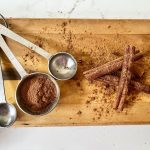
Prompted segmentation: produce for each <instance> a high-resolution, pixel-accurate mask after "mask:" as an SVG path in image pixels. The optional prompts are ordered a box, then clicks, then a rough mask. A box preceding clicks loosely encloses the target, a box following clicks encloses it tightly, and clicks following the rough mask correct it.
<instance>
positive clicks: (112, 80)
mask: <svg viewBox="0 0 150 150" xmlns="http://www.w3.org/2000/svg"><path fill="white" fill-rule="evenodd" d="M99 80H101V81H103V82H105V83H107V84H109V85H113V86H118V84H119V77H117V76H114V75H105V76H103V77H101V78H100V79H99ZM129 86H130V88H131V89H135V90H137V91H139V92H140V91H142V92H144V93H147V94H150V85H145V84H142V83H140V82H137V81H134V80H131V82H130V85H129Z"/></svg>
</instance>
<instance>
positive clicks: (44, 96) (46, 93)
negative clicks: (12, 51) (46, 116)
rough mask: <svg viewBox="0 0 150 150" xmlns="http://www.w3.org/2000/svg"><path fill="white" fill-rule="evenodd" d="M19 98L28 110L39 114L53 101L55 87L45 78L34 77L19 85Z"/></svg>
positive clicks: (40, 76)
mask: <svg viewBox="0 0 150 150" xmlns="http://www.w3.org/2000/svg"><path fill="white" fill-rule="evenodd" d="M20 96H21V99H22V100H23V104H24V105H25V107H26V108H27V109H28V110H30V111H32V112H40V111H42V110H44V109H46V108H47V106H49V105H50V104H53V102H54V101H55V98H56V87H55V85H54V83H53V82H52V81H51V80H50V79H49V78H48V77H47V76H45V75H36V76H33V77H32V78H28V79H26V82H24V83H23V84H22V85H21V90H20Z"/></svg>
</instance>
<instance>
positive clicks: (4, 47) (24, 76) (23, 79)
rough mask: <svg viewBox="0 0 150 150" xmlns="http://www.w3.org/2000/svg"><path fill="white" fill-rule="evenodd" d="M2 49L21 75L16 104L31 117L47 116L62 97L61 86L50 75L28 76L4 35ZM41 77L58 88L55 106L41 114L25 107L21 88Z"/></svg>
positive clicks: (1, 40)
mask: <svg viewBox="0 0 150 150" xmlns="http://www.w3.org/2000/svg"><path fill="white" fill-rule="evenodd" d="M0 47H1V48H2V50H3V51H4V53H5V54H6V56H7V57H8V59H9V60H10V62H11V63H12V64H13V66H14V67H15V68H16V70H17V71H18V73H19V75H20V76H21V81H20V82H19V84H18V86H17V89H16V94H15V97H16V102H17V105H18V107H19V108H20V109H21V110H22V111H23V112H24V113H26V114H30V115H44V114H47V113H48V112H50V111H52V110H53V109H54V108H55V107H56V105H57V103H58V101H59V97H60V89H59V86H58V84H57V82H56V81H55V79H54V78H52V77H51V76H50V75H49V74H46V73H41V72H36V73H31V74H28V73H27V72H26V71H25V70H24V68H23V67H22V66H21V64H20V63H19V61H18V60H17V59H16V58H15V56H14V54H13V53H12V52H11V50H10V49H9V47H8V45H7V44H6V42H5V40H4V39H3V37H2V35H0ZM39 75H43V76H46V77H47V78H48V79H50V80H51V81H52V82H53V83H54V85H55V88H56V98H55V100H54V103H53V104H49V106H48V107H47V108H46V109H44V110H42V111H41V112H33V111H31V110H29V109H27V108H26V107H25V105H24V104H23V100H22V99H21V97H20V89H21V86H22V85H23V83H24V82H26V81H27V80H28V79H29V78H32V77H34V76H39Z"/></svg>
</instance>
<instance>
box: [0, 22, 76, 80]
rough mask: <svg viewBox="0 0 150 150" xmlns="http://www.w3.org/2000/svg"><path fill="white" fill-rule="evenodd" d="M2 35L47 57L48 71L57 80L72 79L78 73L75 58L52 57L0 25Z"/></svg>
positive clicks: (61, 54)
mask: <svg viewBox="0 0 150 150" xmlns="http://www.w3.org/2000/svg"><path fill="white" fill-rule="evenodd" d="M0 34H2V35H5V36H7V37H9V38H11V39H13V40H15V41H17V42H19V43H21V44H22V45H24V46H26V47H28V48H30V49H32V50H33V51H35V52H36V53H38V54H39V55H41V56H43V57H45V58H46V59H47V60H48V62H49V63H48V64H49V65H48V69H49V72H50V74H51V75H52V76H53V77H54V78H55V79H57V80H68V79H71V78H72V77H73V76H74V75H75V74H76V72H77V62H76V60H75V58H74V57H73V56H72V55H71V54H69V53H66V52H58V53H56V54H55V55H50V54H49V53H48V52H46V51H45V50H44V49H42V48H40V47H38V46H37V45H35V44H33V43H31V42H30V41H28V40H26V39H24V38H23V37H21V36H19V35H18V34H16V33H14V32H13V31H11V30H9V29H7V28H6V27H4V26H2V25H0Z"/></svg>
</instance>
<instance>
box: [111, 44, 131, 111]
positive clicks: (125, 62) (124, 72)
mask: <svg viewBox="0 0 150 150" xmlns="http://www.w3.org/2000/svg"><path fill="white" fill-rule="evenodd" d="M128 53H129V47H128V48H127V49H125V55H124V59H123V64H122V72H121V77H120V81H119V86H118V91H117V96H116V100H115V101H114V104H113V108H114V109H117V108H118V106H119V103H120V99H121V97H122V92H123V90H124V88H125V83H126V78H127V77H126V75H127V67H128V60H129V55H128Z"/></svg>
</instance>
